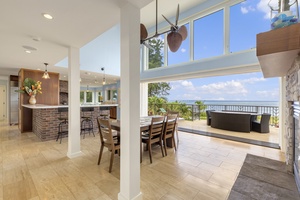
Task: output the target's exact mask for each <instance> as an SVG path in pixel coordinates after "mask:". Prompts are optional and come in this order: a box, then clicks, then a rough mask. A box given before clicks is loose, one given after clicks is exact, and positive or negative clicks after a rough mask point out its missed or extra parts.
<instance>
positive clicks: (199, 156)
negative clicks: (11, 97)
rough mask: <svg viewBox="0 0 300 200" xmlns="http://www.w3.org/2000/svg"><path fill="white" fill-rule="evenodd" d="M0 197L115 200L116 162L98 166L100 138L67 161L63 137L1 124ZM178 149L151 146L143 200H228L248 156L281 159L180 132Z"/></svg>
mask: <svg viewBox="0 0 300 200" xmlns="http://www.w3.org/2000/svg"><path fill="white" fill-rule="evenodd" d="M0 125H1V126H0V147H1V148H0V199H4V200H18V199H24V200H27V199H28V200H29V199H30V200H42V199H43V200H44V199H62V200H65V199H78V200H83V199H99V200H100V199H101V200H106V199H108V200H109V199H117V195H118V193H119V184H120V181H119V179H120V170H119V167H120V159H119V157H118V156H117V155H116V157H115V161H114V165H113V170H112V173H108V166H109V153H108V152H107V151H105V153H104V155H103V160H102V161H101V164H100V165H99V166H98V165H97V159H98V154H99V148H100V144H99V135H98V134H97V135H96V137H93V136H92V135H90V136H89V135H86V138H85V139H82V140H81V150H82V152H83V155H82V156H80V157H77V158H74V159H69V158H68V157H67V156H66V154H67V139H66V138H64V139H63V141H62V144H59V142H56V141H48V142H40V141H39V139H38V138H37V137H36V136H35V135H34V134H33V133H23V134H20V132H19V131H18V129H17V126H8V125H6V123H4V122H0ZM179 137H180V143H179V146H178V151H177V152H174V150H173V149H168V156H166V157H161V152H160V148H159V147H158V146H157V147H154V148H153V163H152V164H150V161H149V156H148V152H145V153H144V154H143V163H142V164H141V191H142V193H143V199H145V200H151V199H155V200H157V199H161V200H169V199H172V200H173V199H188V200H191V199H196V200H198V199H199V200H202V199H205V200H213V199H215V200H222V199H227V198H228V195H229V193H230V189H231V188H232V186H233V184H234V182H235V180H236V177H237V175H238V173H239V170H240V169H241V166H242V164H243V161H244V159H245V156H246V154H247V153H251V154H254V155H258V156H263V157H268V158H272V159H276V160H281V161H284V156H283V153H281V152H280V151H279V150H276V149H270V148H266V147H260V146H254V145H249V144H244V143H238V142H232V141H228V140H222V139H218V138H210V137H206V136H200V135H195V134H189V133H184V132H179Z"/></svg>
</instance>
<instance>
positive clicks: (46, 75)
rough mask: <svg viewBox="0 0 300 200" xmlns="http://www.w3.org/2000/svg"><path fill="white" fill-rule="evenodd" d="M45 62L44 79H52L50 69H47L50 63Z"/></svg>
mask: <svg viewBox="0 0 300 200" xmlns="http://www.w3.org/2000/svg"><path fill="white" fill-rule="evenodd" d="M44 64H45V72H44V74H43V76H42V78H43V79H50V76H49V74H48V70H47V66H48V63H44Z"/></svg>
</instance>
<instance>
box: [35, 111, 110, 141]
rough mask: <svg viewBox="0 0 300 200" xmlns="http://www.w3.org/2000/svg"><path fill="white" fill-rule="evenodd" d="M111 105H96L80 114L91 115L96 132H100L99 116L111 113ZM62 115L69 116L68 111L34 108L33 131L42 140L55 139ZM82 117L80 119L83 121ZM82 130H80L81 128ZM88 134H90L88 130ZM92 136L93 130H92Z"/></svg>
mask: <svg viewBox="0 0 300 200" xmlns="http://www.w3.org/2000/svg"><path fill="white" fill-rule="evenodd" d="M109 108H110V107H94V111H92V112H85V113H83V112H82V111H81V112H80V116H89V117H91V118H92V121H93V130H94V134H95V135H96V133H98V124H97V117H100V116H101V115H103V114H109V110H107V109H109ZM60 117H68V112H58V108H51V109H33V112H32V132H33V133H34V134H35V135H36V136H37V137H38V138H40V139H41V141H48V140H54V139H56V138H57V133H58V125H59V123H60V122H62V121H61V120H59V118H60ZM81 121H82V118H81V119H80V122H79V123H81ZM79 132H80V130H79ZM86 134H89V133H88V132H86ZM91 136H92V132H91Z"/></svg>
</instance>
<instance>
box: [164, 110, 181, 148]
mask: <svg viewBox="0 0 300 200" xmlns="http://www.w3.org/2000/svg"><path fill="white" fill-rule="evenodd" d="M168 115H175V116H176V117H177V118H178V117H179V112H178V111H171V110H169V111H168V112H167V114H166V116H168ZM175 131H176V138H177V145H178V143H179V136H178V122H177V120H176V125H175Z"/></svg>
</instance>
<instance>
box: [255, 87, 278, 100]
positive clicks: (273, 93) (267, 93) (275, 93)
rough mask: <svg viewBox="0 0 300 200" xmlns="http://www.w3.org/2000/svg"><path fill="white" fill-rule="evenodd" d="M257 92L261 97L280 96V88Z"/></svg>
mask: <svg viewBox="0 0 300 200" xmlns="http://www.w3.org/2000/svg"><path fill="white" fill-rule="evenodd" d="M256 94H257V95H258V96H259V97H268V98H278V97H279V90H278V89H274V90H261V91H257V92H256Z"/></svg>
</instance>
